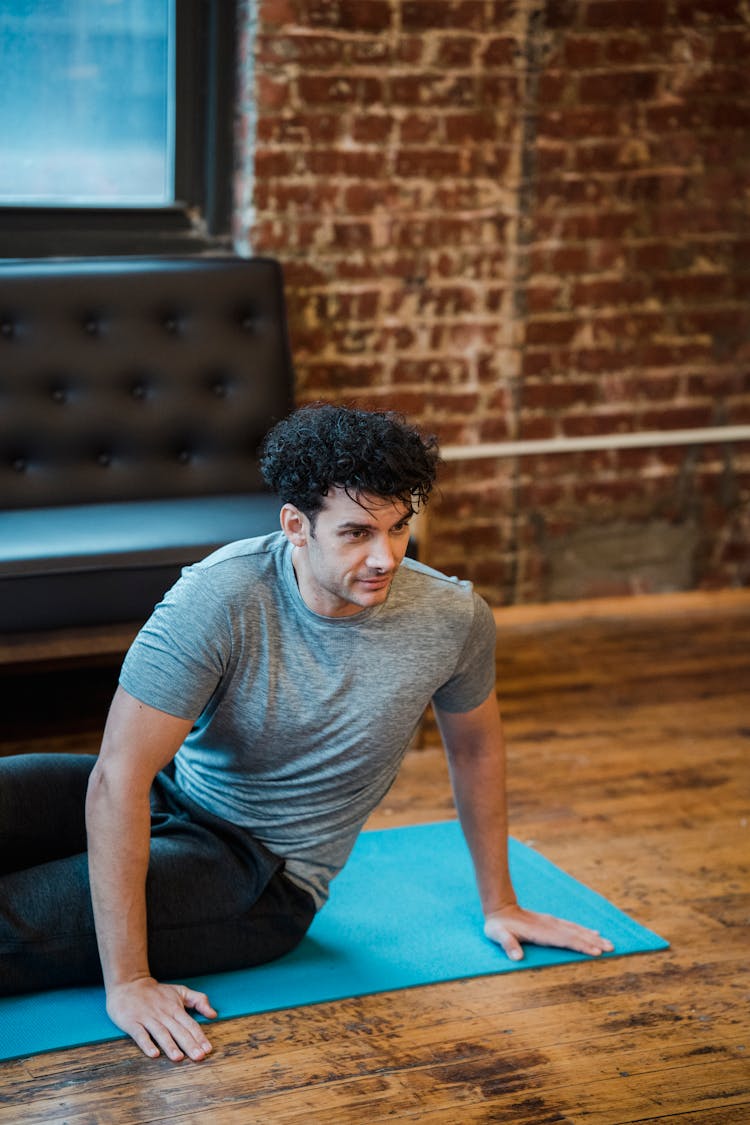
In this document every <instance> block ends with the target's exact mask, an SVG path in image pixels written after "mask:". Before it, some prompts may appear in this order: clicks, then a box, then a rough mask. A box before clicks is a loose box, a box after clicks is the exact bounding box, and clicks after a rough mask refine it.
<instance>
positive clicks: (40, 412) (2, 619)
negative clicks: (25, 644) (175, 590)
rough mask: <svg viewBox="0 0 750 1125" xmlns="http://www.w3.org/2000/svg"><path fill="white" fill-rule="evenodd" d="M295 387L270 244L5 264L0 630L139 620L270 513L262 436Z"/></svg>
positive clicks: (1, 295) (1, 276)
mask: <svg viewBox="0 0 750 1125" xmlns="http://www.w3.org/2000/svg"><path fill="white" fill-rule="evenodd" d="M292 394H293V377H292V367H291V360H290V356H289V347H288V340H287V330H286V319H285V311H284V296H283V279H282V275H281V271H280V268H279V266H278V263H276V262H274V261H273V260H271V259H260V258H258V259H249V260H243V259H234V258H216V259H175V260H163V259H147V260H137V259H127V258H123V259H116V260H102V259H91V260H86V261H69V260H68V261H65V260H59V261H51V262H25V263H7V264H3V265H2V266H0V632H2V631H9V630H20V629H44V628H53V627H60V626H64V625H79V624H80V625H84V624H85V625H88V624H106V623H107V622H115V621H130V620H138V619H140V618H142V617H144V616H145V615H147V614H148V612H150V609H151V607H152V605H153V604H154V601H155V600H158V598H159V596H160V595H161V593H162V592H163V590H164V589H165V588H166V587H167V586H168V585H170V584H171V582H172V581H174V579H175V578H176V577H177V575H178V573H179V570H180V568H181V566H182V565H184V564H185V563H186V562H189V561H193V560H194V559H196V558H199V557H201V556H202V555H204V554H206V553H207V551H208V550H210V549H212V548H213V547H215V546H217V545H218V544H220V543H223V542H227V541H229V540H231V539H235V538H241V537H243V536H245V535H253V534H261V533H264V532H266V531H268V530H272V529H274V528H275V527H277V526H278V504H276V503H275V501H274V500H273V498H272V497H269V496H268V495H267V494H265V493H264V492H263V487H262V481H261V477H260V472H259V468H258V461H257V449H258V444H259V442H260V439H261V437H262V436H263V434H264V433H265V432H266V430H267V429H268V427H269V426H270V425H271V424H272V423H273V422H274V421H275V420H276V419H278V418H280V417H282V416H283V415H284V414H286V413H287V412H288V410H289V409H290V408H291V405H292Z"/></svg>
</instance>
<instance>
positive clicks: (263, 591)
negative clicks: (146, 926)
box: [120, 532, 495, 906]
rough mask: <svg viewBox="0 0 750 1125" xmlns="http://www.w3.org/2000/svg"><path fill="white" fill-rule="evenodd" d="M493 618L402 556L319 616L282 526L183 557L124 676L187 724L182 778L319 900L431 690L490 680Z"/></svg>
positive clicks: (465, 697) (449, 697)
mask: <svg viewBox="0 0 750 1125" xmlns="http://www.w3.org/2000/svg"><path fill="white" fill-rule="evenodd" d="M494 653H495V625H494V620H493V617H492V613H491V611H490V609H489V607H488V605H487V604H486V602H484V601H483V600H482V599H481V598H480V597H479V596H478V595H477V594H475V593H474V592H473V589H472V587H471V584H470V583H468V582H459V581H458V580H457V579H455V578H447V577H445V575H442V574H439V573H438V572H437V571H435V570H431V569H430V568H428V567H426V566H423V565H421V564H420V563H417V562H414V561H413V560H411V559H405V560H404V562H403V563H402V564H401V566H400V567H399V569H398V571H397V573H396V575H395V576H394V579H393V583H392V586H391V590H390V593H389V596H388V598H387V600H386V601H385V602H383V603H382V604H381V605H378V606H374V607H372V608H370V609H365V610H363V611H361V612H360V613H357V614H354V615H352V616H350V617H335V618H332V617H321V616H319V615H318V614H316V613H313V612H312V610H310V609H309V608H308V607H307V605H306V604H305V602H304V601H303V599H302V597H301V595H300V593H299V589H298V587H297V582H296V578H295V574H294V568H293V565H292V547H291V545H290V543H289V542H288V541H287V539H286V537H285V536H284V535H283V534H282V533H281V532H277V533H275V534H273V535H269V536H265V537H263V538H259V539H246V540H242V541H240V542H237V543H231V544H229V545H228V546H227V547H223V548H221V549H220V550H218V551H216V552H214V553H213V554H212V555H210V556H209V557H208V558H206V559H204V560H203V561H202V562H200V563H197V564H196V565H194V566H191V567H187V568H186V569H185V570H184V571H183V574H182V577H181V578H180V580H179V581H178V582H177V583H176V584H175V586H173V588H172V589H171V590H170V591H169V592H168V593H167V594H166V595H165V597H164V600H163V601H162V602H160V604H159V605H158V606H157V607H156V609H155V610H154V612H153V614H152V616H151V617H150V619H149V620H148V621H147V622H146V624H145V625H144V627H143V628H142V629H141V631H140V633H139V634H138V636H137V637H136V639H135V641H134V642H133V645H132V647H131V649H130V651H129V652H128V654H127V656H126V658H125V661H124V664H123V667H122V672H121V676H120V683H121V684H122V686H123V688H124V689H125V690H126V691H127V692H129V693H130V694H131V695H133V696H135V697H136V698H137V699H139V700H141V701H142V702H144V703H147V704H149V705H150V706H152V707H155V708H158V709H159V710H161V711H166V712H167V713H168V714H170V715H176V716H178V717H180V718H183V719H191V720H193V723H194V725H193V729H192V730H191V732H190V734H189V735H188V737H187V739H186V740H185V742H184V744H183V745H182V747H181V748H180V750H179V751H178V753H177V756H176V758H175V770H176V773H175V776H176V781H177V784H178V785H179V786H180V788H181V789H182V790H183V791H184V792H185V793H186V794H187V795H188V796H189V797H190V798H192V799H193V800H194V801H196V802H197V803H198V804H200V805H202V806H203V807H204V808H206V809H208V810H209V811H210V812H212V813H214V814H216V815H217V816H221V817H224V818H226V819H228V820H230V821H232V822H234V823H235V824H240V825H244V826H245V827H247V828H248V829H249V830H250V831H251V832H252V833H253V835H254V836H255V837H256V838H257V839H258V840H260V841H261V842H262V843H263V844H265V845H266V847H268V848H269V849H270V850H271V851H273V852H275V853H276V854H277V855H279V856H281V857H282V858H283V859H284V860H285V861H286V872H287V875H288V876H289V877H290V878H292V879H293V880H294V881H295V882H297V883H298V884H300V885H301V886H303V887H304V888H305V889H306V890H308V891H310V893H311V894H312V895H313V897H314V899H315V901H316V904H317V905H318V906H320V905H321V904H322V903H323V902H324V901H325V899H326V896H327V887H328V884H329V882H330V880H331V879H332V878H333V876H334V875H335V874H336V873H337V871H339V870H340V869H341V867H342V866H343V864H344V862H345V861H346V858H347V856H348V855H349V852H350V851H351V848H352V846H353V844H354V841H355V839H356V837H357V834H358V832H359V830H360V828H361V827H362V825H363V823H364V821H365V819H366V818H367V816H368V815H369V814H370V812H371V811H372V809H373V808H374V807H375V805H376V804H377V803H378V802H379V801H380V799H381V798H382V797H383V796H384V794H385V793H386V792H387V790H388V789H389V787H390V785H391V784H392V782H393V780H394V778H395V776H396V773H397V771H398V767H399V765H400V764H401V760H402V758H403V755H404V751H405V750H406V747H407V746H408V744H409V741H410V740H411V738H412V735H413V733H414V731H415V729H416V727H417V724H418V723H419V720H420V718H421V716H422V714H423V712H424V710H425V708H426V706H427V705H428V703H429V702H430V700H431V699H434V701H435V703H436V704H437V705H438V706H439V707H441V708H442V709H444V710H446V711H455V712H460V711H470V710H471V709H472V708H474V707H477V706H478V705H479V704H480V703H482V702H483V701H484V700H485V699H486V698H487V696H488V695H489V693H490V692H491V691H492V689H493V687H494V682H495V667H494Z"/></svg>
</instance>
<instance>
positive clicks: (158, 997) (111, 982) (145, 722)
mask: <svg viewBox="0 0 750 1125" xmlns="http://www.w3.org/2000/svg"><path fill="white" fill-rule="evenodd" d="M191 726H192V724H191V723H190V722H189V721H187V720H184V719H177V718H175V717H174V716H172V715H167V714H165V713H164V712H163V711H157V710H156V709H155V708H153V707H148V706H147V705H146V704H144V703H141V702H139V701H138V700H137V699H134V698H133V697H132V696H131V695H129V694H128V693H127V692H125V691H124V690H123V689H122V688H118V689H117V691H116V693H115V697H114V699H113V701H112V706H111V708H110V712H109V716H108V718H107V724H106V727H105V730H104V738H103V741H102V747H101V750H100V753H99V758H98V760H97V763H96V765H95V766H94V769H93V771H92V773H91V778H90V781H89V788H88V794H87V798H86V825H87V829H88V841H89V843H88V848H89V873H90V879H91V897H92V901H93V906H94V918H95V922H96V934H97V940H98V943H99V954H100V957H101V962H102V971H103V974H104V985H105V988H106V991H107V1012H108V1013H109V1016H110V1018H111V1019H112V1020H113V1022H114V1023H116V1024H117V1026H118V1027H120V1028H122V1030H123V1031H126V1032H127V1033H128V1035H130V1036H131V1037H132V1038H133V1039H134V1040H135V1042H136V1043H137V1044H138V1046H139V1047H140V1048H141V1050H142V1051H143V1053H144V1054H146V1055H148V1056H149V1057H151V1058H155V1057H156V1056H157V1055H158V1054H159V1048H161V1049H162V1050H163V1051H164V1052H165V1054H166V1055H167V1056H168V1057H169V1058H170V1059H172V1060H173V1061H175V1062H177V1061H179V1060H180V1059H182V1058H184V1057H185V1054H187V1055H189V1056H190V1058H191V1059H194V1060H196V1061H197V1060H199V1059H202V1058H204V1057H205V1055H207V1054H208V1052H209V1051H210V1050H211V1045H210V1043H209V1041H208V1040H207V1038H206V1036H205V1035H204V1033H203V1030H202V1028H201V1026H200V1024H198V1023H197V1022H196V1021H195V1020H194V1019H192V1017H191V1016H189V1015H188V1014H187V1011H186V1009H187V1008H193V1009H195V1010H197V1011H199V1012H200V1013H201V1014H202V1015H205V1016H209V1017H211V1016H215V1015H216V1013H215V1012H214V1010H213V1009H212V1008H211V1006H210V1004H209V1002H208V998H207V997H206V996H205V995H204V994H203V993H199V992H193V991H192V990H191V989H188V988H186V987H185V986H184V985H166V984H159V982H158V981H155V980H154V979H153V977H152V976H151V974H150V971H149V966H148V953H147V933H146V872H147V869H148V858H149V850H150V843H151V812H150V804H149V793H150V789H151V784H152V782H153V780H154V777H155V776H156V774H157V773H158V772H159V770H160V769H163V768H164V766H166V765H167V764H168V763H169V762H170V761H171V760H172V758H173V757H174V755H175V754H176V753H177V750H178V749H179V747H180V746H181V745H182V742H183V741H184V739H185V737H186V736H187V734H188V732H189V731H190V728H191Z"/></svg>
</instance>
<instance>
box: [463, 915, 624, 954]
mask: <svg viewBox="0 0 750 1125" xmlns="http://www.w3.org/2000/svg"><path fill="white" fill-rule="evenodd" d="M484 932H485V934H486V936H487V937H488V938H490V940H491V941H495V942H497V944H498V945H500V946H502V948H503V949H504V950H505V952H506V954H507V955H508V957H509V958H510V959H511V961H520V960H521V959H522V958H523V948H522V946H521V942H522V941H525V942H530V943H531V944H532V945H551V946H554V947H555V948H557V949H573V950H575V952H576V953H586V954H587V955H588V956H589V957H599V956H600V955H601V954H602V953H611V952H612V950H613V949H614V946H613V944H612V942H611V941H609V940H608V939H607V938H605V937H602V936H601V934H600V933H599V931H598V930H588V929H586V927H585V926H579V925H577V924H576V923H575V922H567V921H566V920H565V919H564V918H555V917H554V916H553V915H552V914H537V913H536V912H535V911H533V910H524V909H523V907H521V906H517V905H512V906H505V907H503V908H502V909H501V910H493V911H492V913H491V914H488V915H487V917H486V919H485V923H484Z"/></svg>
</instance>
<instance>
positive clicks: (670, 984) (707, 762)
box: [0, 591, 750, 1125]
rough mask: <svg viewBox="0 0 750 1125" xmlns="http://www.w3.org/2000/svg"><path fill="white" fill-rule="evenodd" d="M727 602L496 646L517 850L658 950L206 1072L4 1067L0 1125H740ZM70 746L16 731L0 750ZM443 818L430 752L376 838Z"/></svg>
mask: <svg viewBox="0 0 750 1125" xmlns="http://www.w3.org/2000/svg"><path fill="white" fill-rule="evenodd" d="M730 594H731V596H722V597H719V598H714V597H713V596H710V595H708V594H702V595H701V596H700V598H684V597H682V596H678V597H674V598H673V597H672V596H671V595H670V596H668V597H667V596H665V600H664V601H661V600H660V601H659V606H658V607H657V606H656V605H655V604H654V598H648V599H628V600H627V601H628V605H627V607H625V606H617V605H612V604H610V605H609V606H608V607H605V606H603V605H600V606H599V607H598V610H599V611H601V612H594V611H591V612H589V610H588V607H586V606H583V607H581V616H579V617H576V616H575V615H574V614H573V613H572V611H571V610H570V609H569V608H566V610H565V612H564V613H562V614H561V615H560V616H558V619H557V624H556V625H555V627H554V628H553V627H551V626H550V622H549V620H548V619H547V616H546V615H547V612H548V611H547V610H546V609H545V613H544V614H541V612H540V613H539V614H537V615H536V618H535V614H534V613H531V612H530V613H528V614H527V615H526V616H527V619H526V621H523V620H521V618H522V616H523V615H520V614H519V615H518V617H517V620H516V622H515V623H514V624H513V627H512V629H510V628H509V629H508V630H507V631H506V635H505V637H506V639H507V643H505V642H504V637H503V635H502V631H500V633H499V645H498V689H499V694H500V697H501V699H502V701H503V708H504V712H505V719H506V730H507V735H508V745H509V762H510V807H511V817H512V830H513V832H514V834H515V835H516V836H518V838H519V839H522V840H524V842H527V843H531V844H532V846H536V847H538V848H539V850H540V851H542V852H543V853H544V854H545V855H546V856H547V857H548V858H550V859H551V860H553V861H554V862H557V863H559V864H560V865H561V866H563V867H564V868H565V869H566V870H568V871H570V872H571V873H572V874H574V875H575V876H576V877H578V878H580V879H582V880H583V881H584V882H586V883H588V884H589V885H590V886H593V887H594V888H595V889H596V890H599V891H600V892H601V893H604V894H606V895H607V896H608V897H610V898H611V899H612V900H613V901H614V902H615V903H616V904H617V905H618V906H620V907H622V908H623V909H625V910H628V911H630V912H631V913H632V914H634V915H635V916H636V917H637V918H638V919H639V921H642V922H643V923H645V924H646V925H649V926H651V927H652V928H654V929H656V930H657V931H658V932H663V933H664V934H665V936H667V937H668V938H669V939H670V941H671V942H672V945H671V948H670V949H669V950H668V951H665V952H663V953H653V954H643V955H639V956H636V957H627V958H608V959H604V960H602V961H599V962H595V963H577V964H571V965H566V966H557V967H554V968H548V969H544V970H539V971H531V972H521V973H509V974H503V975H501V976H495V977H483V978H476V979H469V980H463V981H456V982H445V983H441V984H436V985H431V986H425V987H422V988H417V989H411V990H405V991H403V992H394V993H387V994H382V995H379V996H370V997H361V998H353V999H349V1000H343V1001H339V1002H332V1003H327V1004H319V1005H315V1006H312V1007H309V1008H303V1009H295V1010H289V1011H281V1012H269V1013H262V1014H260V1015H257V1016H250V1017H245V1018H240V1019H233V1020H226V1021H221V1022H219V1023H218V1024H216V1025H215V1026H214V1027H213V1029H212V1033H211V1034H212V1040H213V1042H214V1054H213V1056H212V1057H211V1058H210V1059H208V1060H206V1062H205V1063H202V1064H201V1065H200V1066H194V1065H191V1064H183V1065H181V1066H177V1067H175V1066H173V1065H172V1064H170V1063H168V1062H166V1061H165V1060H160V1061H158V1062H157V1063H153V1062H150V1061H148V1060H146V1059H143V1058H142V1057H141V1056H140V1055H139V1054H138V1053H137V1051H136V1050H135V1048H134V1047H132V1046H131V1045H130V1044H129V1043H128V1042H126V1041H115V1042H112V1043H105V1044H98V1045H94V1046H90V1047H85V1048H81V1049H74V1050H66V1051H58V1052H51V1053H49V1054H45V1055H38V1056H34V1057H32V1058H29V1059H24V1060H15V1061H11V1062H9V1063H5V1064H0V1125H6V1123H7V1125H10V1123H11V1122H12V1123H13V1125H17V1122H18V1121H24V1122H25V1123H26V1122H29V1123H30V1125H41V1123H42V1122H44V1123H45V1125H49V1123H51V1122H59V1123H60V1125H62V1123H63V1122H65V1123H66V1125H91V1123H94V1122H95V1123H96V1125H102V1123H108V1122H113V1123H114V1122H117V1125H122V1122H128V1125H145V1123H146V1122H170V1123H172V1122H179V1123H181V1125H189V1123H190V1125H192V1123H193V1122H195V1123H198V1122H201V1125H203V1123H204V1122H205V1121H206V1120H210V1121H211V1122H212V1125H230V1123H231V1125H234V1123H236V1122H237V1123H238V1122H242V1125H247V1123H254V1122H258V1123H262V1125H267V1123H268V1122H273V1123H274V1125H277V1123H281V1125H284V1123H286V1122H294V1123H301V1122H305V1125H309V1123H310V1122H319V1121H320V1122H325V1123H326V1125H337V1123H339V1122H340V1123H342V1125H344V1123H345V1125H351V1123H359V1122H361V1121H363V1120H367V1121H372V1122H373V1123H376V1122H381V1121H383V1122H384V1121H386V1120H387V1121H389V1122H393V1121H402V1122H407V1121H418V1122H431V1121H434V1122H436V1123H439V1125H457V1123H458V1122H460V1123H461V1125H464V1123H467V1125H468V1123H472V1122H508V1123H509V1125H543V1123H547V1122H566V1123H572V1125H581V1123H586V1125H588V1123H594V1125H615V1123H616V1125H624V1123H626V1122H657V1121H658V1122H666V1123H671V1125H738V1123H740V1122H743V1123H744V1122H746V1121H748V1122H750V1064H749V1063H748V1058H747V1054H748V1050H749V1049H750V1042H749V1040H750V1014H749V1011H748V1003H747V1000H748V992H749V991H750V990H749V989H748V976H747V968H746V964H747V949H748V904H749V903H750V877H749V876H748V858H749V856H748V851H749V849H748V806H749V804H750V801H749V800H748V798H749V797H750V792H749V786H750V776H749V773H750V771H749V770H748V765H747V762H748V739H749V738H750V719H749V718H748V715H749V714H750V708H749V707H748V703H749V701H750V613H748V606H749V605H750V596H749V592H747V591H738V592H730ZM659 598H661V596H659ZM626 609H627V613H626V612H625V610H626ZM83 696H84V698H85V691H84V692H83ZM84 718H85V717H84V716H83V715H82V717H81V720H82V722H81V728H82V729H81V733H80V737H81V738H82V739H85V738H86V737H89V734H93V727H91V728H90V729H89V732H88V733H87V731H86V721H89V720H86V721H84ZM94 726H95V723H94ZM433 733H434V732H433ZM55 737H57V739H58V742H57V743H55V741H54V738H55ZM75 738H76V731H75V729H73V728H71V730H69V731H66V732H64V733H61V734H59V735H58V736H53V735H50V733H49V730H48V729H47V730H41V729H38V730H37V733H36V734H35V731H34V723H33V721H32V717H30V719H29V725H28V731H27V733H26V734H25V736H24V735H23V732H21V737H18V736H17V735H14V736H13V744H14V745H17V746H20V747H21V748H23V749H26V750H30V749H35V748H36V749H38V748H43V747H44V746H46V745H48V744H50V740H52V744H58V743H60V742H62V743H64V742H65V739H73V740H75ZM7 745H8V737H7V732H6V740H5V747H6V748H7ZM3 748H4V744H3V738H2V732H1V731H0V753H1V752H2V751H3ZM453 815H454V809H453V803H452V799H451V794H450V783H449V779H448V775H447V770H446V767H445V762H444V757H443V754H442V751H441V750H440V749H438V748H437V747H436V746H435V745H434V742H433V743H431V742H430V739H427V740H426V745H425V747H424V748H423V749H419V750H415V751H413V752H411V753H410V754H409V755H408V757H407V760H406V762H405V764H404V767H403V770H402V772H401V775H400V777H399V779H398V781H397V782H396V784H395V786H394V787H393V789H392V790H391V792H390V793H389V794H388V795H387V797H386V798H385V799H384V801H383V802H382V804H381V806H380V807H379V808H378V810H376V812H375V814H373V816H372V817H371V818H370V822H369V825H370V826H371V827H384V826H387V825H395V824H408V823H418V822H427V821H430V820H439V819H445V818H446V817H452V816H453Z"/></svg>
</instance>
